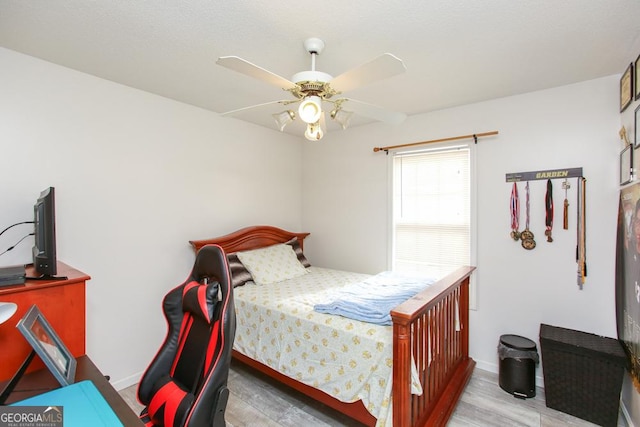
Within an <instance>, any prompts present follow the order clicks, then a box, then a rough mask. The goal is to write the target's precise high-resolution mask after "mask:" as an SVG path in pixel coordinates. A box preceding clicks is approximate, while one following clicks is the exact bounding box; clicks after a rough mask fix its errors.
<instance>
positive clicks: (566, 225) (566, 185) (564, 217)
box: [562, 179, 571, 230]
mask: <svg viewBox="0 0 640 427" xmlns="http://www.w3.org/2000/svg"><path fill="white" fill-rule="evenodd" d="M562 188H564V213H563V215H562V228H563V229H565V230H568V229H569V199H567V190H568V189H569V188H571V186H570V185H569V181H567V180H566V179H565V180H564V182H563V183H562Z"/></svg>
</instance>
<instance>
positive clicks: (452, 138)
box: [373, 130, 498, 153]
mask: <svg viewBox="0 0 640 427" xmlns="http://www.w3.org/2000/svg"><path fill="white" fill-rule="evenodd" d="M497 134H498V131H497V130H494V131H492V132H484V133H474V134H472V135H462V136H452V137H450V138H442V139H432V140H431V141H421V142H414V143H411V144H400V145H389V146H386V147H374V148H373V151H374V152H376V153H377V152H378V151H386V152H387V153H389V150H394V149H396V148H404V147H414V146H417V145H424V144H433V143H434V142H445V141H455V140H457V139H467V138H473V139H475V140H476V143H478V138H479V137H481V136H491V135H497Z"/></svg>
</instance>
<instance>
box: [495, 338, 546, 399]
mask: <svg viewBox="0 0 640 427" xmlns="http://www.w3.org/2000/svg"><path fill="white" fill-rule="evenodd" d="M498 356H499V357H500V366H499V375H498V376H499V382H500V388H501V389H503V390H504V391H506V392H507V393H509V394H512V395H513V396H515V397H518V398H520V399H525V398H527V397H535V395H536V365H537V364H538V363H539V361H540V359H539V356H538V350H537V348H536V343H535V342H533V341H531V340H530V339H528V338H525V337H521V336H519V335H510V334H508V335H501V336H500V343H499V344H498Z"/></svg>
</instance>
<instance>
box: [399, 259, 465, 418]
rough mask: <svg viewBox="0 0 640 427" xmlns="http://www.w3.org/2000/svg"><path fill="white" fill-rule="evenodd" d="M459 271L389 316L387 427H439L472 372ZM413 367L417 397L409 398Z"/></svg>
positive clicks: (463, 283) (463, 290)
mask: <svg viewBox="0 0 640 427" xmlns="http://www.w3.org/2000/svg"><path fill="white" fill-rule="evenodd" d="M474 269H475V267H461V268H459V269H458V270H456V271H455V272H453V273H451V274H450V275H448V276H446V277H445V278H443V279H442V280H440V281H438V282H436V283H435V284H433V285H431V286H430V287H429V288H427V289H426V290H424V291H423V292H421V293H419V294H418V295H416V296H415V297H413V298H411V299H409V300H407V301H405V302H404V303H402V304H400V305H399V306H398V307H396V308H395V309H393V310H392V311H391V318H392V320H393V426H394V427H409V426H427V425H429V426H443V425H445V424H446V422H447V420H448V419H449V417H450V416H451V413H452V412H453V410H454V409H455V406H456V404H457V403H458V399H459V397H460V395H461V394H462V392H463V391H464V388H465V386H466V385H467V382H468V381H469V378H470V377H471V374H472V372H473V368H474V366H475V362H474V361H473V359H471V358H470V357H469V277H470V275H471V273H472V272H473V270H474ZM412 359H413V361H414V362H415V365H416V368H417V370H418V375H419V378H420V382H421V384H422V389H423V393H422V395H420V396H416V395H412V394H411V363H412Z"/></svg>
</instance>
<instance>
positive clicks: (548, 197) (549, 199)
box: [544, 179, 553, 243]
mask: <svg viewBox="0 0 640 427" xmlns="http://www.w3.org/2000/svg"><path fill="white" fill-rule="evenodd" d="M544 206H545V219H544V223H545V225H546V230H545V231H544V235H545V236H547V242H549V243H551V242H553V238H552V237H551V230H552V229H553V184H552V183H551V180H550V179H548V180H547V194H545V196H544Z"/></svg>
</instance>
